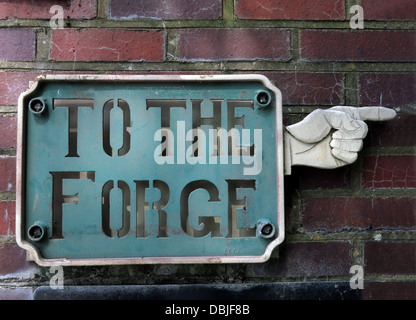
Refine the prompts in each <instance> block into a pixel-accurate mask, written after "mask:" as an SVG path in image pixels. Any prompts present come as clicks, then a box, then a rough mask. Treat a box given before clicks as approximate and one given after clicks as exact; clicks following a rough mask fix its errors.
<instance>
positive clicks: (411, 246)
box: [364, 241, 416, 275]
mask: <svg viewBox="0 0 416 320" xmlns="http://www.w3.org/2000/svg"><path fill="white" fill-rule="evenodd" d="M364 257H365V268H364V272H365V274H402V275H405V274H415V273H416V242H381V241H369V242H366V243H365V245H364Z"/></svg>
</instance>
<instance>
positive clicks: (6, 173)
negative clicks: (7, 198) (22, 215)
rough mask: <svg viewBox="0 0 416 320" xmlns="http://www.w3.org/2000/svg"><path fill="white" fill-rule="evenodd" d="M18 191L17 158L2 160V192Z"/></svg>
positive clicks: (0, 174)
mask: <svg viewBox="0 0 416 320" xmlns="http://www.w3.org/2000/svg"><path fill="white" fill-rule="evenodd" d="M4 191H11V192H12V191H16V158H12V157H6V158H0V192H4Z"/></svg>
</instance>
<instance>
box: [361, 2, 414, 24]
mask: <svg viewBox="0 0 416 320" xmlns="http://www.w3.org/2000/svg"><path fill="white" fill-rule="evenodd" d="M361 6H362V7H363V9H364V19H365V20H386V21H390V20H416V2H415V1H414V0H395V1H390V0H365V1H361Z"/></svg>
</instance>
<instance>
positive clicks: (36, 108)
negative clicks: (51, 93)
mask: <svg viewBox="0 0 416 320" xmlns="http://www.w3.org/2000/svg"><path fill="white" fill-rule="evenodd" d="M29 110H30V111H32V113H33V114H35V115H41V114H43V113H45V112H46V110H47V109H46V104H45V102H44V101H43V100H41V99H38V98H34V99H32V100H30V101H29Z"/></svg>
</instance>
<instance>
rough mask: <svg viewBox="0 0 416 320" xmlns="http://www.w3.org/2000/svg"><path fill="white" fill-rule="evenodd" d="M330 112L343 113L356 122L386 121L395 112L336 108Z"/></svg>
mask: <svg viewBox="0 0 416 320" xmlns="http://www.w3.org/2000/svg"><path fill="white" fill-rule="evenodd" d="M331 109H332V110H337V111H343V112H345V113H347V114H348V115H349V116H351V117H352V118H353V119H356V120H363V121H366V120H370V121H386V120H391V119H393V118H394V117H395V116H396V111H394V110H393V109H389V108H385V107H379V106H374V107H359V108H356V107H345V106H336V107H333V108H331Z"/></svg>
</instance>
